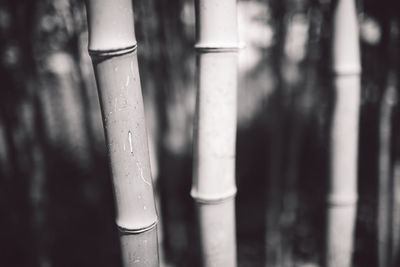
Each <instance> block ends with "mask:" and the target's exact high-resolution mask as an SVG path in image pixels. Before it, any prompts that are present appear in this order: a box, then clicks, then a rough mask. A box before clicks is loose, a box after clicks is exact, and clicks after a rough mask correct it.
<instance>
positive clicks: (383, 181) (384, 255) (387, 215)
mask: <svg viewBox="0 0 400 267" xmlns="http://www.w3.org/2000/svg"><path fill="white" fill-rule="evenodd" d="M395 79H396V78H395V74H394V73H393V70H389V75H388V85H387V86H386V88H385V90H384V93H383V95H382V101H381V106H380V114H379V115H380V118H379V158H378V171H379V184H378V210H377V213H378V214H377V215H378V218H377V220H378V223H377V233H378V246H377V247H378V266H379V267H390V266H392V264H391V263H390V262H391V260H392V256H391V254H392V252H394V251H392V249H391V241H392V238H391V237H392V236H394V235H395V232H392V230H393V229H392V219H394V217H393V215H394V213H395V210H394V209H392V207H393V208H394V206H393V205H394V203H392V200H394V197H395V195H394V194H393V193H394V190H395V187H394V186H392V185H394V180H393V181H392V175H393V173H392V158H391V147H392V145H393V144H392V142H391V140H392V138H391V133H392V127H391V126H392V117H393V114H392V112H393V108H394V104H395V103H394V99H395V98H396V82H395Z"/></svg>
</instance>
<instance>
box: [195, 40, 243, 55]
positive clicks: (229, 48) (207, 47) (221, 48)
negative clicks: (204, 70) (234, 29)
mask: <svg viewBox="0 0 400 267" xmlns="http://www.w3.org/2000/svg"><path fill="white" fill-rule="evenodd" d="M244 47H245V45H244V43H242V42H240V43H224V44H222V43H221V44H219V43H207V44H205V43H198V44H195V46H194V48H195V49H196V51H197V52H204V53H207V52H208V53H211V52H236V51H238V50H240V49H242V48H244Z"/></svg>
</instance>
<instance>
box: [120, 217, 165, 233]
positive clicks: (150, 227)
mask: <svg viewBox="0 0 400 267" xmlns="http://www.w3.org/2000/svg"><path fill="white" fill-rule="evenodd" d="M157 223H158V220H156V221H155V222H153V223H152V224H150V225H149V226H146V227H142V228H138V229H128V228H124V227H121V226H119V225H117V228H118V231H119V232H120V233H121V234H127V235H129V234H132V235H135V234H140V233H144V232H148V231H150V230H152V229H153V228H155V227H156V226H157Z"/></svg>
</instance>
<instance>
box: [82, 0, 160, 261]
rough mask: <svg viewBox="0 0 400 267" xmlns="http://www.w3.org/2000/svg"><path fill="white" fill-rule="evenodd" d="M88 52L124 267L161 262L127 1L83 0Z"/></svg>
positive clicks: (130, 3) (135, 53)
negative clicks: (95, 82) (109, 170)
mask: <svg viewBox="0 0 400 267" xmlns="http://www.w3.org/2000/svg"><path fill="white" fill-rule="evenodd" d="M86 7H87V15H88V25H89V53H90V55H91V57H92V61H93V66H94V71H95V76H96V81H97V87H98V92H99V97H100V104H101V109H102V116H103V122H104V129H105V135H106V140H107V148H108V155H109V160H110V166H111V171H112V180H113V187H114V196H115V201H116V211H117V212H116V213H117V218H116V224H117V226H118V229H119V232H120V239H121V250H122V261H123V264H124V266H137V267H139V266H143V267H144V266H151V267H155V266H159V263H158V249H157V229H156V225H157V213H156V209H155V203H154V194H153V186H152V178H151V173H150V160H149V151H148V145H147V133H146V127H145V120H144V109H143V99H142V92H141V85H140V79H139V70H138V62H137V51H136V46H137V43H136V38H135V32H134V19H133V8H132V2H131V0H114V1H108V0H87V1H86Z"/></svg>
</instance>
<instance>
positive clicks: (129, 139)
mask: <svg viewBox="0 0 400 267" xmlns="http://www.w3.org/2000/svg"><path fill="white" fill-rule="evenodd" d="M128 141H129V147H130V149H131V154H133V144H132V133H131V131H129V132H128Z"/></svg>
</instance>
